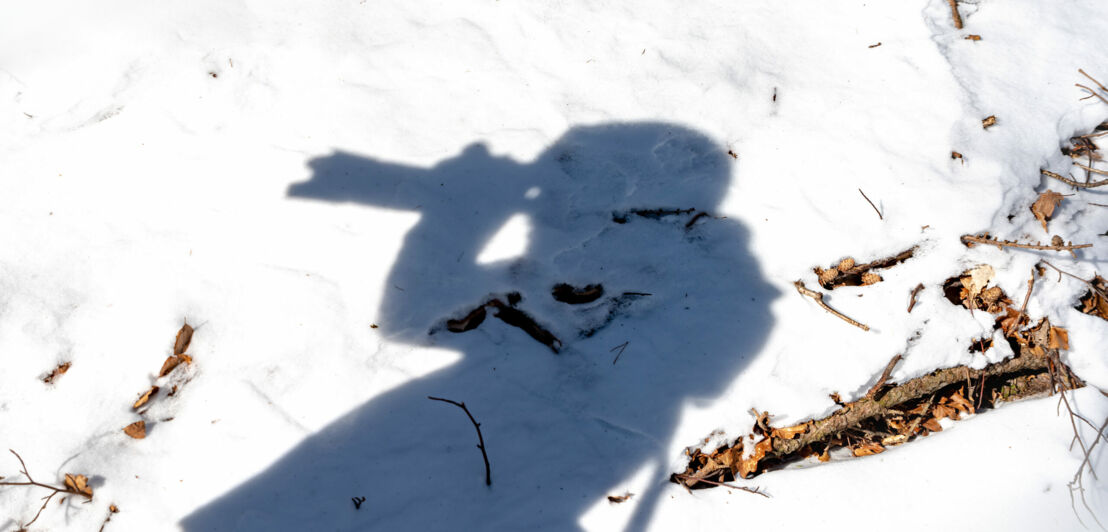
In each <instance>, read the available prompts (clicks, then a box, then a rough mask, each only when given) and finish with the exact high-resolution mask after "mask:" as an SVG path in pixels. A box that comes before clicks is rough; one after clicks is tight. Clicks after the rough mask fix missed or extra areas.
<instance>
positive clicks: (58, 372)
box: [42, 362, 72, 384]
mask: <svg viewBox="0 0 1108 532" xmlns="http://www.w3.org/2000/svg"><path fill="white" fill-rule="evenodd" d="M70 365H72V363H70V362H62V363H61V364H58V367H56V368H54V371H51V372H50V374H49V375H47V376H45V377H43V378H42V382H45V383H46V384H51V383H53V382H54V379H56V378H58V377H60V376H62V375H65V372H67V371H69V366H70Z"/></svg>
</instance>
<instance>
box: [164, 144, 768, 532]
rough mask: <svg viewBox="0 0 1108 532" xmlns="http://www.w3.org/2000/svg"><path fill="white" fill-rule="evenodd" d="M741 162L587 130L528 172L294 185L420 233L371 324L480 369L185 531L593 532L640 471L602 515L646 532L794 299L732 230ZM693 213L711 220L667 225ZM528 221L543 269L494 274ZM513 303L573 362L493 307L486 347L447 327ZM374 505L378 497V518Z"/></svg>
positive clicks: (526, 261) (198, 517) (271, 477)
mask: <svg viewBox="0 0 1108 532" xmlns="http://www.w3.org/2000/svg"><path fill="white" fill-rule="evenodd" d="M735 163H736V161H734V160H733V159H732V158H731V157H729V156H728V154H727V152H726V150H724V149H723V148H721V147H720V146H719V145H717V144H715V143H714V142H712V141H711V140H709V139H708V138H706V137H705V136H703V135H701V134H699V133H697V132H694V131H691V130H689V129H686V128H683V127H680V126H675V125H671V124H664V123H630V124H610V125H600V126H589V127H577V128H574V129H571V130H570V131H568V132H567V133H566V134H565V135H564V136H563V137H561V138H560V139H559V140H558V141H557V142H555V143H554V144H553V145H552V146H551V147H550V148H548V149H547V150H546V151H544V152H543V153H542V154H541V155H539V156H538V157H537V158H536V159H535V160H534V161H531V162H527V163H520V162H516V161H514V160H512V159H509V158H503V157H496V156H493V155H490V153H489V152H488V151H487V149H486V148H485V147H484V146H483V145H482V144H473V145H471V146H469V147H467V148H466V149H465V150H464V151H463V152H462V153H461V154H459V155H457V156H455V157H453V158H450V159H447V160H444V161H442V162H440V163H438V164H437V165H435V166H434V167H432V168H415V167H410V166H404V165H397V164H391V163H386V162H381V161H377V160H374V159H371V158H366V157H360V156H356V155H352V154H348V153H342V152H339V153H335V154H332V155H330V156H326V157H320V158H317V159H315V160H313V161H312V162H311V163H310V167H311V169H312V170H313V175H312V177H311V179H310V180H309V181H307V182H304V183H299V184H296V185H293V186H291V187H290V189H289V192H288V194H289V196H290V197H291V198H297V199H299V198H304V199H309V200H315V201H330V202H347V203H359V204H365V205H372V206H376V207H387V208H394V209H404V210H414V211H417V212H418V213H419V214H420V218H419V221H418V222H417V223H416V225H415V226H414V227H413V228H412V229H411V230H410V231H409V232H408V234H407V236H406V238H405V240H404V244H403V248H402V250H401V251H400V252H399V256H398V257H396V260H395V263H394V265H393V267H392V270H391V272H390V273H389V276H388V279H387V280H386V281H385V283H384V290H385V294H384V295H383V299H382V303H381V307H380V310H379V313H378V315H377V316H373V317H370V316H367V317H366V319H367V321H369V320H373V321H376V322H377V324H378V325H379V331H378V332H380V333H381V334H382V335H383V337H384V338H386V340H387V341H388V342H389V343H390V344H407V345H411V346H419V347H423V346H437V347H440V348H447V349H451V350H456V351H458V352H460V353H461V358H460V359H459V360H458V361H457V362H455V363H453V364H452V365H449V366H447V367H444V368H442V369H439V370H437V371H434V372H432V373H430V374H428V375H425V376H423V377H419V378H416V379H414V380H411V381H409V382H407V383H405V384H403V385H401V386H399V387H397V388H394V389H391V390H388V391H386V392H384V393H382V394H379V395H377V396H375V397H373V398H372V399H371V400H370V401H368V402H367V403H366V404H364V405H362V406H360V407H359V408H357V409H355V410H354V411H352V412H349V413H347V414H346V415H345V416H344V417H342V418H340V419H339V420H338V421H335V422H334V423H332V424H330V425H329V426H328V427H326V428H324V429H323V430H321V431H319V432H318V433H316V434H314V435H312V436H310V437H309V438H307V439H306V440H304V441H303V442H302V443H300V444H299V445H298V446H296V447H295V448H293V449H292V450H290V451H289V452H288V453H287V454H285V455H284V456H283V457H281V458H280V459H279V460H278V461H277V462H275V463H274V464H272V465H271V466H270V467H269V468H268V469H267V470H265V471H263V472H261V473H259V474H258V475H257V476H255V477H254V478H252V479H251V480H249V481H247V482H245V483H244V484H242V485H240V486H238V487H236V488H235V489H233V490H232V491H230V492H229V493H227V494H225V495H223V496H221V497H220V498H218V499H217V500H215V501H213V502H212V503H210V504H208V505H207V506H204V507H202V508H200V509H199V510H197V511H196V512H194V513H193V514H191V515H190V516H188V517H187V518H186V519H185V520H184V521H183V522H182V525H183V526H184V528H185V529H187V530H198V531H199V530H204V531H207V530H278V529H282V530H283V529H302V530H363V529H381V530H439V529H449V530H538V529H545V530H567V529H576V528H579V527H580V525H581V523H580V520H581V518H582V516H583V515H584V514H585V513H586V512H588V511H589V510H590V509H591V508H593V507H594V506H595V505H597V504H603V505H607V504H609V503H608V502H607V500H606V499H605V496H607V495H622V494H623V491H624V489H625V486H626V484H627V483H628V481H629V479H631V478H632V477H633V476H635V475H636V474H639V475H648V476H649V482H648V483H647V487H646V488H645V490H642V491H641V492H639V493H636V494H635V495H634V496H633V497H632V498H631V499H630V500H629V501H627V502H625V503H623V504H621V505H618V506H613V507H611V508H602V509H601V510H600V511H601V512H613V513H617V514H619V513H620V512H622V514H620V516H622V518H623V519H629V520H630V521H624V522H625V523H628V525H627V526H628V527H630V528H641V527H643V526H645V525H646V524H648V523H649V519H650V516H651V514H652V512H653V510H654V506H655V503H656V500H657V497H658V495H659V493H660V492H661V488H662V487H663V486H664V483H665V482H666V478H667V476H668V475H669V473H670V471H669V468H671V467H673V464H674V462H675V461H676V460H679V458H680V457H679V456H675V454H676V453H671V452H670V449H671V448H672V447H674V446H673V445H672V443H673V441H672V440H673V437H674V433H675V430H676V428H677V425H678V422H679V421H680V417H681V413H682V410H683V408H684V407H685V406H687V405H688V404H690V402H695V401H697V400H700V401H710V400H713V399H716V398H717V397H719V396H720V394H721V393H722V392H723V391H724V390H725V388H726V387H727V386H728V385H729V384H730V383H731V382H732V381H734V379H735V378H736V377H737V376H738V375H739V374H740V372H741V371H742V370H743V369H744V367H745V366H746V364H747V363H749V362H750V360H751V359H752V358H753V356H754V355H755V354H756V353H757V352H758V351H759V349H760V347H761V345H762V344H763V342H764V340H765V334H766V331H768V330H769V328H770V325H771V318H770V316H769V312H768V306H769V304H770V303H771V301H772V300H773V299H774V298H776V297H777V296H778V295H779V293H778V292H777V291H776V290H775V289H773V288H771V287H770V286H769V285H768V284H767V282H766V280H765V279H764V277H763V275H762V273H761V271H760V268H759V265H758V261H757V260H756V259H755V258H754V257H752V256H751V254H750V252H749V249H748V246H749V242H748V240H749V237H748V231H747V230H746V229H745V228H744V227H743V225H742V224H740V223H738V222H737V221H735V220H731V219H726V218H722V217H718V216H715V215H716V214H717V213H716V212H715V209H717V208H718V206H719V202H720V200H721V199H722V196H723V195H724V194H725V193H726V191H727V188H728V184H729V181H730V179H731V176H732V174H733V173H736V172H733V167H732V165H733V164H735ZM656 209H661V210H660V211H654V212H650V211H651V210H656ZM685 209H696V211H693V212H680V213H669V212H668V211H670V210H672V211H679V210H685ZM698 212H706V213H707V214H708V215H709V216H699V217H697V216H696V214H697V213H698ZM515 215H523V216H525V217H526V218H527V219H528V220H529V225H530V230H529V234H528V243H527V248H526V251H525V252H524V253H523V254H522V255H521V256H519V257H516V258H514V259H507V260H502V261H498V262H492V263H484V264H482V263H479V262H478V261H477V260H476V259H477V257H478V255H479V254H480V252H481V250H482V249H483V248H484V246H485V244H486V243H487V242H488V241H489V240H490V238H491V237H492V236H493V234H494V233H495V232H496V231H497V230H498V229H499V228H501V226H503V225H504V224H505V223H506V221H507V220H509V219H510V218H512V217H513V216H515ZM694 218H695V219H694ZM690 222H691V224H690ZM362 256H364V255H362ZM559 283H569V284H571V285H574V286H578V287H581V286H585V285H588V284H600V285H602V286H603V288H604V295H603V296H602V297H600V298H598V299H596V300H595V301H592V302H590V303H584V304H576V305H571V304H567V303H563V302H560V301H556V300H555V299H554V298H553V297H552V296H551V290H552V287H554V286H555V285H557V284H559ZM513 292H514V293H518V294H519V295H520V296H521V299H520V300H519V301H518V303H517V304H516V308H517V309H519V310H520V311H522V312H524V313H526V314H527V315H529V316H531V317H532V318H533V319H534V320H535V321H536V322H537V323H538V324H539V325H540V326H542V327H544V328H546V329H547V330H549V331H550V332H551V333H552V334H553V335H555V336H556V337H557V338H558V339H559V340H560V341H561V342H562V344H563V345H562V346H561V347H562V348H561V349H560V352H559V353H558V354H555V353H554V352H553V351H552V350H551V349H549V348H548V347H547V346H545V345H543V344H541V343H539V342H536V341H535V340H533V339H532V338H531V337H529V336H528V335H527V334H526V333H525V332H524V331H523V330H520V329H518V328H514V327H511V326H509V325H507V324H505V323H504V322H502V321H501V320H497V319H495V317H494V315H495V314H496V311H494V310H492V309H490V312H489V316H488V319H486V320H485V321H484V322H483V323H482V324H481V325H480V326H479V327H477V328H476V329H474V330H471V331H468V332H464V333H453V332H449V331H448V330H446V329H445V328H444V324H445V321H446V320H447V319H449V318H460V317H462V316H464V315H465V314H466V313H467V312H468V311H470V310H472V309H473V308H475V307H477V306H478V305H480V304H482V303H485V302H486V301H488V300H489V299H490V298H494V297H495V298H500V299H501V300H502V301H504V302H505V304H507V301H508V294H510V293H513ZM643 294H649V295H643ZM513 299H514V298H513ZM624 342H627V343H626V345H625V346H624V349H623V350H622V351H620V350H619V349H617V350H615V351H613V348H614V347H616V346H619V345H622V344H624ZM394 351H401V352H404V353H406V355H404V356H410V357H420V356H421V353H422V351H421V350H420V349H411V348H407V349H404V348H400V347H397V348H395V349H394ZM620 353H622V354H620ZM617 354H619V359H618V362H614V363H613V360H615V358H616V355H617ZM305 356H310V354H309V353H305ZM349 356H351V357H360V358H364V357H367V356H369V354H367V353H356V352H352V353H349ZM428 396H439V397H446V398H449V399H454V400H457V401H464V402H466V404H467V406H469V408H470V409H471V410H472V412H473V414H474V416H475V417H476V419H477V421H479V422H480V423H481V430H482V432H483V434H484V439H485V442H486V445H487V448H488V454H489V459H490V461H491V463H492V486H491V487H486V486H485V483H484V466H483V464H482V462H481V456H480V452H479V451H478V450H477V449H475V448H474V446H475V444H476V434H475V433H474V430H473V426H472V425H471V424H470V422H469V420H468V419H467V418H466V416H465V414H464V413H463V412H461V411H460V410H459V409H457V408H455V407H453V406H450V405H447V404H444V403H441V402H435V401H429V400H428V399H427V397H428ZM320 403H321V408H323V407H325V406H326V401H325V400H322V399H321V401H320ZM707 428H708V429H711V428H712V427H707ZM678 443H680V444H693V443H695V442H694V441H691V440H690V441H687V442H686V441H681V442H678ZM354 496H364V497H366V499H367V500H366V502H365V503H364V504H362V505H361V509H360V510H355V508H354V505H353V504H352V502H351V500H350V498H351V497H354Z"/></svg>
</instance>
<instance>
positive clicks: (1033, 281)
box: [982, 268, 1035, 352]
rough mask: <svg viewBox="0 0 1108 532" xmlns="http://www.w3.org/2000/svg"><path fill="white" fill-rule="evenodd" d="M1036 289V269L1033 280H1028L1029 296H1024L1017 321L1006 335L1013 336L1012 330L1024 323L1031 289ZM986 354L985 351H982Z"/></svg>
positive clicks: (1032, 273) (1032, 269) (1033, 272)
mask: <svg viewBox="0 0 1108 532" xmlns="http://www.w3.org/2000/svg"><path fill="white" fill-rule="evenodd" d="M1034 287H1035V268H1031V278H1030V279H1028V280H1027V294H1026V295H1024V296H1023V305H1020V313H1019V315H1018V316H1016V321H1014V322H1012V326H1010V328H1008V329H1005V330H1004V334H1005V335H1006V336H1007V335H1010V334H1012V329H1014V328H1016V327H1019V324H1020V322H1021V321H1023V316H1024V311H1026V310H1027V301H1028V300H1030V299H1031V289H1032V288H1034ZM982 352H984V351H982Z"/></svg>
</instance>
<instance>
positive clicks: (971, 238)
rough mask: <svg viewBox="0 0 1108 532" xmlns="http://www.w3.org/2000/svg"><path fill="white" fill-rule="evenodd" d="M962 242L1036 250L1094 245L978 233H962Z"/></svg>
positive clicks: (1058, 249)
mask: <svg viewBox="0 0 1108 532" xmlns="http://www.w3.org/2000/svg"><path fill="white" fill-rule="evenodd" d="M962 243H963V244H965V245H966V246H967V247H972V246H973V245H974V244H985V245H991V246H996V247H998V248H1020V249H1035V250H1040V251H1042V250H1049V251H1073V250H1075V249H1084V248H1091V247H1093V245H1092V244H1059V245H1049V246H1047V245H1043V244H1024V243H1022V242H1016V241H1013V240H998V239H995V238H992V237H989V236H988V235H985V236H976V235H962Z"/></svg>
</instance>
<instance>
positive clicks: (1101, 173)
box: [1073, 161, 1108, 175]
mask: <svg viewBox="0 0 1108 532" xmlns="http://www.w3.org/2000/svg"><path fill="white" fill-rule="evenodd" d="M1073 164H1074V166H1077V167H1079V168H1082V169H1084V170H1086V171H1088V172H1092V173H1094V174H1097V175H1108V171H1104V170H1097V169H1096V168H1093V167H1091V166H1085V165H1083V164H1081V163H1079V162H1077V161H1074V162H1073Z"/></svg>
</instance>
